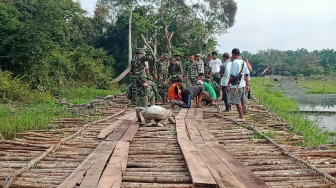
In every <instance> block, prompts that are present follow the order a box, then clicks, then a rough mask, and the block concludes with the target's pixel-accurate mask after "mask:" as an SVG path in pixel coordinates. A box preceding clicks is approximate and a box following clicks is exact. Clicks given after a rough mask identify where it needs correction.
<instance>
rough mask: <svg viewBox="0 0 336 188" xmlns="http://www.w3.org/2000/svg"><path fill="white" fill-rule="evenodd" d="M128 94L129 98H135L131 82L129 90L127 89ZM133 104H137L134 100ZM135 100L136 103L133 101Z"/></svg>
mask: <svg viewBox="0 0 336 188" xmlns="http://www.w3.org/2000/svg"><path fill="white" fill-rule="evenodd" d="M126 96H127V98H128V99H129V100H133V84H130V85H129V86H128V88H127V91H126ZM131 102H132V103H131V104H132V105H133V104H135V102H134V101H131ZM133 102H134V103H133Z"/></svg>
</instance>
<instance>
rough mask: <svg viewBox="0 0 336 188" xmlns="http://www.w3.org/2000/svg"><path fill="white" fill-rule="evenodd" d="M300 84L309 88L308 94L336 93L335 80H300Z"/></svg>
mask: <svg viewBox="0 0 336 188" xmlns="http://www.w3.org/2000/svg"><path fill="white" fill-rule="evenodd" d="M298 84H299V85H300V86H301V87H303V88H306V89H308V91H307V92H306V93H307V94H335V93H336V81H335V80H318V81H300V82H298Z"/></svg>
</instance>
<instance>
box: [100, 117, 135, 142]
mask: <svg viewBox="0 0 336 188" xmlns="http://www.w3.org/2000/svg"><path fill="white" fill-rule="evenodd" d="M131 123H132V121H128V120H124V121H123V123H122V124H121V125H120V126H119V127H118V128H116V129H115V130H114V131H113V133H112V134H110V135H109V136H108V137H107V138H106V140H109V141H119V139H120V138H121V137H122V136H123V135H124V134H125V132H126V131H127V129H128V127H129V126H130V124H131Z"/></svg>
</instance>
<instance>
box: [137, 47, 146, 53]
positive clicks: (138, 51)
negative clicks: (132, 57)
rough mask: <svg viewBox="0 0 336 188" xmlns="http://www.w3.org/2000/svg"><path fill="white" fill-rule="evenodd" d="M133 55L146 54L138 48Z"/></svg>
mask: <svg viewBox="0 0 336 188" xmlns="http://www.w3.org/2000/svg"><path fill="white" fill-rule="evenodd" d="M135 53H137V54H145V53H146V52H145V50H143V49H142V48H138V49H137V50H136V51H135Z"/></svg>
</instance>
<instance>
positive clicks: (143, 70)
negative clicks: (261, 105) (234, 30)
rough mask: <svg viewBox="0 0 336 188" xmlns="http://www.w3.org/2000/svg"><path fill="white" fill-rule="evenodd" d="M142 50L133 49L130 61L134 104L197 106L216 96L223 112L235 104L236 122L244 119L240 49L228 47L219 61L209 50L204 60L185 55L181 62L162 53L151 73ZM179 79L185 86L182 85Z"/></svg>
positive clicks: (245, 71) (245, 69) (246, 73)
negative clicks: (186, 60)
mask: <svg viewBox="0 0 336 188" xmlns="http://www.w3.org/2000/svg"><path fill="white" fill-rule="evenodd" d="M144 54H145V53H144V51H142V50H137V51H136V58H135V59H133V61H132V64H131V71H130V76H131V83H132V84H131V85H130V87H129V89H128V92H127V93H128V97H129V99H131V100H132V103H134V104H136V106H137V107H147V106H148V102H150V104H151V105H154V104H155V103H158V102H159V101H160V102H167V100H168V101H169V102H170V105H171V107H172V108H174V106H175V105H178V106H180V107H184V108H190V107H191V101H192V100H195V102H196V105H197V107H202V101H205V104H206V105H211V104H212V103H213V101H215V100H216V99H217V98H219V97H220V95H221V94H220V92H221V89H222V99H223V100H224V103H225V106H226V111H229V110H231V105H236V106H237V110H238V112H239V118H238V119H237V121H245V119H244V113H246V112H247V107H246V104H247V102H248V97H247V96H248V91H249V89H250V88H249V79H250V71H251V70H252V67H251V65H250V64H249V63H248V60H242V58H241V53H240V50H239V49H237V48H235V49H233V50H232V56H231V58H230V54H229V53H227V52H226V53H224V54H223V60H224V62H223V63H222V61H221V60H220V59H218V58H217V53H216V52H213V53H212V54H211V55H209V56H208V57H207V59H206V60H205V61H203V60H202V59H201V55H200V54H197V55H196V60H195V56H194V55H190V56H189V61H188V62H186V63H184V64H182V62H181V56H180V55H175V57H170V58H169V61H168V57H167V55H162V56H161V58H160V60H159V61H158V62H155V64H154V67H153V73H152V74H153V76H154V78H153V77H152V76H151V75H150V73H149V67H148V61H149V59H150V58H149V56H147V55H144ZM183 80H184V81H185V86H186V88H184V87H183V85H184V84H183V83H184V82H183Z"/></svg>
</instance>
